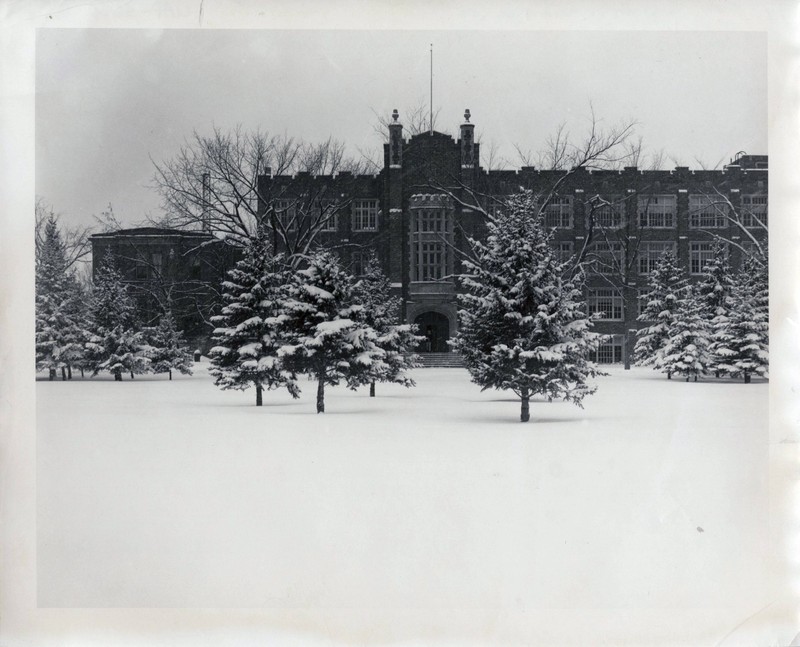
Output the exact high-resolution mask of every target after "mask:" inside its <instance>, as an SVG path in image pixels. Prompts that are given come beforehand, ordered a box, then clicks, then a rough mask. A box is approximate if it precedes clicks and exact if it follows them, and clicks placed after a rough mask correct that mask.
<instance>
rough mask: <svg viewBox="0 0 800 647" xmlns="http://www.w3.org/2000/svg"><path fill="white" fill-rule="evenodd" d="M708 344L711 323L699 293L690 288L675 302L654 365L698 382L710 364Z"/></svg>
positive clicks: (709, 341) (669, 372)
mask: <svg viewBox="0 0 800 647" xmlns="http://www.w3.org/2000/svg"><path fill="white" fill-rule="evenodd" d="M710 345H711V339H710V326H709V323H708V321H707V320H706V319H705V318H704V316H703V310H702V306H701V300H700V297H699V295H697V294H696V293H695V292H694V291H690V292H688V293H687V294H686V296H684V298H683V299H681V301H680V302H679V304H678V310H677V311H676V312H675V315H674V317H673V320H672V323H671V324H670V327H669V329H668V331H667V337H666V341H665V342H664V345H663V346H662V347H661V349H660V350H659V351H658V353H657V354H656V357H655V360H654V361H653V366H654V368H656V369H660V370H661V371H663V372H665V373H667V374H668V375H672V374H673V373H677V374H678V375H685V376H686V381H687V382H688V381H689V379H690V378H694V381H695V382H697V377H698V376H699V375H703V374H705V373H706V372H707V371H708V367H709V364H711V353H710Z"/></svg>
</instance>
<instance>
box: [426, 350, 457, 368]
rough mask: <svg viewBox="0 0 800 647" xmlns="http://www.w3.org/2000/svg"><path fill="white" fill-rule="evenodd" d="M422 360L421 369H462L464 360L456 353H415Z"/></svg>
mask: <svg viewBox="0 0 800 647" xmlns="http://www.w3.org/2000/svg"><path fill="white" fill-rule="evenodd" d="M417 355H419V357H420V358H421V359H422V368H464V360H463V359H462V358H461V355H459V354H458V353H417Z"/></svg>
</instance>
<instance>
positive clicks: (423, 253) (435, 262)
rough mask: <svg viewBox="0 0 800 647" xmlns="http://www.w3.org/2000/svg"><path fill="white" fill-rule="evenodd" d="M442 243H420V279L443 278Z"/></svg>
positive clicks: (437, 279)
mask: <svg viewBox="0 0 800 647" xmlns="http://www.w3.org/2000/svg"><path fill="white" fill-rule="evenodd" d="M444 260H445V256H444V244H442V243H422V245H421V246H420V263H419V269H420V276H419V280H420V281H439V280H441V279H443V278H444Z"/></svg>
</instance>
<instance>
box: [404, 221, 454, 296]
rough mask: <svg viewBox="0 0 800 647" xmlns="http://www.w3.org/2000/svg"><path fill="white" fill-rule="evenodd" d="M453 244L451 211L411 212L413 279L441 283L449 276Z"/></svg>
mask: <svg viewBox="0 0 800 647" xmlns="http://www.w3.org/2000/svg"><path fill="white" fill-rule="evenodd" d="M452 244H453V232H452V225H451V223H450V217H449V210H448V209H446V208H440V207H434V208H414V209H411V268H412V278H411V280H412V281H440V280H442V279H444V278H445V277H446V276H448V274H449V273H450V271H451V270H449V269H448V268H450V266H451V260H450V254H449V248H450V246H451V245H452Z"/></svg>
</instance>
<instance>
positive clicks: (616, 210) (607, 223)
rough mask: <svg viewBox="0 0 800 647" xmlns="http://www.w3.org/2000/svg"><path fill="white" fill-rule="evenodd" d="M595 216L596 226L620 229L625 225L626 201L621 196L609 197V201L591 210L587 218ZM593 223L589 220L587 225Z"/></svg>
mask: <svg viewBox="0 0 800 647" xmlns="http://www.w3.org/2000/svg"><path fill="white" fill-rule="evenodd" d="M590 218H593V219H594V225H595V226H596V227H602V228H603V229H619V228H620V227H624V226H625V203H624V202H622V201H621V198H619V196H617V197H612V198H608V201H607V203H604V204H601V205H598V206H596V207H594V208H593V209H592V210H590V212H589V215H587V220H588V219H590ZM591 224H592V223H590V222H587V223H586V226H587V227H589V226H591Z"/></svg>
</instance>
